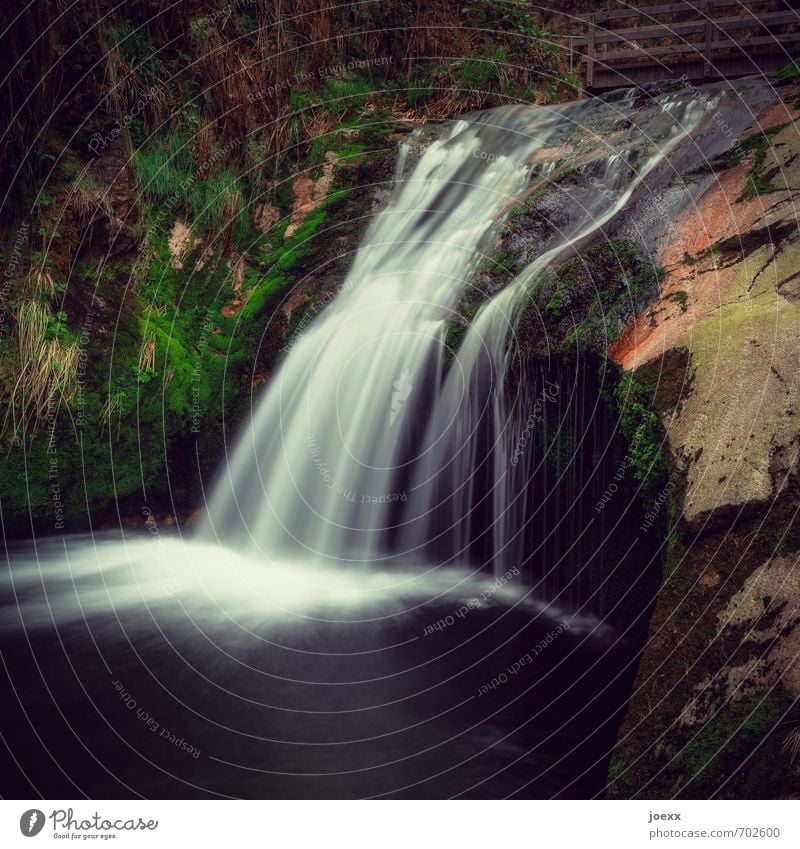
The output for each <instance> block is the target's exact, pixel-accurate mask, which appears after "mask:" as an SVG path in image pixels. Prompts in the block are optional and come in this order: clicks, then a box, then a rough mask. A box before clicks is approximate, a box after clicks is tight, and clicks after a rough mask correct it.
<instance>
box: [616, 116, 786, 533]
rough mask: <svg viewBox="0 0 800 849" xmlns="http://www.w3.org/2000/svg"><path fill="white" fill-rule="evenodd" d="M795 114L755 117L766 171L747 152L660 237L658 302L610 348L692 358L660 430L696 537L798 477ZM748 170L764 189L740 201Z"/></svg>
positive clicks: (630, 356) (639, 356)
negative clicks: (689, 387)
mask: <svg viewBox="0 0 800 849" xmlns="http://www.w3.org/2000/svg"><path fill="white" fill-rule="evenodd" d="M796 115H797V112H796V110H795V109H794V108H790V107H786V106H782V107H781V108H775V109H771V110H770V111H769V113H768V114H767V115H766V116H764V117H763V119H759V121H758V123H756V124H754V126H753V127H752V131H751V133H749V134H747V135H752V134H760V133H764V131H765V130H769V129H772V130H773V132H772V133H771V134H769V135H767V136H766V139H767V140H768V141H769V144H770V146H769V148H768V150H767V151H766V159H765V161H764V162H763V164H760V165H757V164H756V163H755V161H754V160H755V157H756V155H755V154H753V153H752V152H744V154H743V156H742V159H741V162H740V163H739V164H738V165H736V166H735V167H733V168H732V169H730V170H729V171H726V172H723V173H720V174H719V175H716V176H718V179H716V178H715V179H714V180H713V181H712V182H711V185H710V186H709V187H708V189H707V190H706V191H705V193H704V194H702V195H701V197H700V198H699V200H698V201H697V203H696V205H695V206H694V207H693V208H690V209H689V210H687V211H686V212H685V213H684V214H683V215H681V216H680V217H679V219H678V220H677V221H676V222H675V224H674V225H673V226H672V227H671V228H670V230H669V231H668V232H667V233H666V234H665V236H664V237H663V238H662V239H661V242H660V245H659V251H658V255H659V261H660V263H661V264H662V265H663V266H664V267H665V268H666V269H667V270H668V272H669V275H668V277H667V279H666V281H665V283H664V287H663V289H662V292H661V296H660V298H659V300H658V302H657V304H655V305H654V306H653V308H652V309H651V310H649V311H648V312H646V313H645V314H644V315H643V316H641V317H640V318H639V319H638V320H637V321H636V322H634V323H633V324H632V325H631V326H629V328H628V329H627V330H626V332H625V333H624V334H623V336H622V337H621V338H620V339H619V340H618V341H617V342H616V343H615V344H614V345H613V346H612V348H611V351H610V353H611V355H612V357H613V358H614V359H616V360H617V361H618V362H619V363H620V364H621V365H622V366H624V367H625V368H627V369H636V368H638V367H640V366H642V365H644V364H645V363H647V362H650V361H652V360H654V359H656V358H658V357H660V356H662V355H663V353H665V352H666V351H668V350H670V349H672V348H685V349H686V350H688V351H689V352H690V354H691V357H692V364H693V371H692V376H693V381H694V386H693V391H692V392H691V393H690V395H689V397H687V398H686V399H685V403H684V404H683V405H682V407H681V410H680V411H679V413H676V415H675V417H674V418H673V419H671V420H670V421H667V422H665V425H666V427H667V431H668V434H669V440H670V447H671V448H672V451H673V452H674V453H675V454H676V456H681V457H683V458H686V460H687V463H688V467H687V481H686V493H685V499H684V504H683V515H684V518H685V519H686V521H687V522H688V523H689V524H690V525H691V526H692V528H693V529H698V530H699V529H701V528H702V527H703V526H704V524H705V523H706V522H708V521H709V520H715V519H721V520H723V521H725V520H727V519H728V518H730V517H732V516H734V515H735V514H736V513H737V512H738V511H739V510H740V509H742V508H743V507H745V506H746V505H748V506H749V507H750V508H752V507H755V506H759V507H760V508H765V507H767V506H768V504H769V503H770V501H771V500H772V499H774V498H775V497H776V496H777V495H778V494H779V493H780V492H781V490H782V488H783V487H784V486H785V484H786V481H785V478H786V474H788V473H790V472H793V471H795V470H796V469H797V460H798V451H797V441H798V435H800V422H798V420H797V419H796V418H795V413H796V410H795V399H796V398H797V395H798V389H800V374H798V372H797V369H796V367H795V366H796V363H797V362H798V359H799V358H800V334H798V333H797V330H796V328H797V327H798V320H800V303H799V302H798V298H797V294H796V292H795V286H796V283H797V277H798V275H797V271H796V269H797V268H798V267H800V236H799V235H798V231H797V224H796V221H795V218H796V203H797V195H798V192H800V164H798V161H797V154H798V148H800V137H799V136H798V128H797V125H796V124H795V123H794V121H793V118H794V117H795V116H796ZM779 122H780V123H782V124H785V126H783V128H782V129H778V128H776V127H775V125H776V124H778V123H779ZM756 168H760V173H761V174H764V175H765V178H766V175H769V177H770V180H771V182H770V184H769V185H770V190H769V192H768V193H764V194H757V195H753V196H751V197H749V198H746V199H743V200H741V201H739V200H738V199H740V198H742V197H743V195H745V194H746V191H747V188H748V185H749V184H750V182H751V181H752V179H753V176H752V172H753V170H754V169H756Z"/></svg>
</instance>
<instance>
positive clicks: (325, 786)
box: [0, 538, 632, 798]
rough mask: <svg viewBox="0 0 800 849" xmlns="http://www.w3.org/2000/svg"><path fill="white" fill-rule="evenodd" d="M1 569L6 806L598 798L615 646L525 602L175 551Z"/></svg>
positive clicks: (484, 591) (107, 548) (43, 560)
mask: <svg viewBox="0 0 800 849" xmlns="http://www.w3.org/2000/svg"><path fill="white" fill-rule="evenodd" d="M187 551H188V553H187ZM165 552H166V556H165ZM11 557H12V563H13V564H14V566H13V569H14V570H15V571H12V572H9V571H8V567H7V566H6V572H5V574H4V577H3V581H2V596H0V603H1V605H2V606H1V607H0V634H1V635H2V659H3V669H2V675H3V681H2V686H3V688H4V689H5V690H7V695H4V696H3V698H2V701H0V727H1V728H2V733H3V738H4V741H5V745H6V747H7V749H8V751H7V752H3V755H2V757H3V760H4V761H5V762H4V763H3V764H2V768H0V791H1V792H2V795H3V796H4V797H7V798H9V797H10V798H23V797H24V798H28V797H35V796H44V797H49V798H79V797H82V796H87V797H92V798H126V797H135V796H142V797H148V798H182V797H186V798H198V797H199V798H202V797H217V796H222V797H245V798H362V797H407V798H449V797H475V798H500V797H518V798H551V797H566V798H586V797H591V796H594V795H596V794H598V793H601V792H602V787H603V783H604V777H605V773H606V769H607V761H608V753H609V749H610V747H611V746H612V745H613V739H614V734H615V732H616V729H617V727H618V724H619V721H620V719H621V711H622V710H623V709H624V703H625V701H626V699H627V697H628V695H629V688H630V680H629V679H630V667H631V660H632V654H631V649H630V647H629V646H627V645H625V644H624V642H623V641H621V640H619V639H618V637H617V636H616V634H615V633H614V632H613V631H612V630H610V629H608V628H606V627H605V626H600V625H599V624H598V623H597V622H595V621H593V620H591V619H581V618H580V617H573V616H571V615H570V614H569V612H567V611H558V610H555V609H553V608H548V607H547V606H546V605H544V604H542V603H540V602H538V601H536V600H535V599H532V598H531V597H530V595H526V590H525V589H524V588H518V587H513V588H512V587H508V586H504V587H502V588H501V587H499V586H498V584H497V581H496V580H493V579H492V577H491V576H476V577H474V578H469V577H468V574H467V573H466V572H464V573H459V572H458V570H449V571H448V572H443V571H441V570H438V571H437V570H434V571H432V572H430V571H429V572H428V574H424V575H415V574H414V573H413V572H408V571H407V572H403V571H401V570H397V571H396V572H392V570H391V569H390V568H388V567H383V568H382V570H375V571H373V572H369V571H365V570H364V568H363V567H360V568H359V569H357V570H356V569H351V570H348V567H346V566H342V568H341V573H340V574H337V575H335V576H334V580H333V582H332V584H330V585H328V584H325V582H324V580H323V579H322V578H320V576H319V575H318V574H317V573H316V572H311V573H309V575H310V578H309V575H306V573H305V572H303V571H302V569H299V568H298V569H297V570H296V571H295V572H293V571H292V568H291V566H281V568H280V569H279V570H277V571H276V570H275V569H274V568H273V567H267V566H264V567H263V568H261V565H260V564H257V563H252V564H249V565H247V566H243V565H242V564H241V563H239V562H237V564H236V565H235V566H233V567H232V566H231V565H230V563H228V562H226V558H225V557H223V556H219V555H215V554H214V552H213V551H210V550H209V549H208V548H205V549H203V550H202V552H200V554H197V553H196V552H195V551H194V550H193V549H192V548H191V546H188V548H187V547H186V546H184V544H183V543H181V542H180V541H179V540H174V541H170V540H166V541H164V540H161V541H159V542H158V545H157V546H154V545H153V544H152V540H139V539H134V540H133V541H132V542H129V543H127V544H126V545H125V547H124V550H123V548H122V547H121V544H120V543H119V541H117V540H109V539H105V540H97V539H95V540H88V539H86V538H73V539H71V540H69V541H68V543H67V545H66V546H65V545H64V542H63V541H61V540H57V541H56V540H53V541H49V542H48V543H45V544H44V545H42V544H39V546H38V548H37V549H36V550H33V549H31V548H30V547H17V548H16V549H14V551H12V552H11ZM198 564H199V565H198ZM165 572H166V573H167V574H166V578H165V574H164V573H165ZM262 572H263V573H265V574H264V575H263V578H262ZM295 574H301V575H302V579H301V584H303V586H299V587H298V586H294V580H295V578H294V576H295ZM395 574H396V575H397V576H402V578H400V577H398V581H397V584H396V585H395V584H392V585H389V584H386V583H385V578H386V576H387V575H388V576H390V577H391V576H392V575H395ZM287 576H288V577H287ZM381 581H384V583H383V584H381ZM361 584H366V585H368V586H369V587H370V589H369V591H368V592H367V593H366V594H364V595H363V597H362V595H361V594H360V589H358V588H359V586H360V585H361ZM287 585H291V586H287ZM275 587H277V589H275V590H274V591H273V589H271V588H275ZM354 588H356V589H354ZM276 606H277V608H280V609H277V608H276ZM437 623H439V625H438V627H435V626H436V625H437Z"/></svg>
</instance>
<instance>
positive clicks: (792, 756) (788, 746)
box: [781, 727, 800, 764]
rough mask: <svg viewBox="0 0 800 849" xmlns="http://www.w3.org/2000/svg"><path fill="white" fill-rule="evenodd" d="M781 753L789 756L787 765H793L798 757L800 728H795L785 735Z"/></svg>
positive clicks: (799, 752)
mask: <svg viewBox="0 0 800 849" xmlns="http://www.w3.org/2000/svg"><path fill="white" fill-rule="evenodd" d="M781 751H782V752H783V753H784V754H786V755H788V756H789V763H790V764H793V763H794V762H795V760H796V759H797V756H798V755H800V727H798V728H795V729H794V730H793V731H790V732H789V733H788V734H787V735H786V739H785V740H784V741H783V745H782V746H781Z"/></svg>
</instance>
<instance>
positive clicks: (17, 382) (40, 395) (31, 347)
mask: <svg viewBox="0 0 800 849" xmlns="http://www.w3.org/2000/svg"><path fill="white" fill-rule="evenodd" d="M15 317H16V327H15V331H14V342H15V345H14V348H15V355H16V363H15V364H14V368H13V375H14V377H12V378H11V380H10V381H8V382H7V385H6V388H7V402H6V403H7V406H6V412H5V415H4V417H3V423H2V427H1V428H0V439H7V440H8V441H9V442H10V443H11V444H12V445H13V444H19V443H21V442H22V441H23V440H24V439H25V438H26V437H30V436H34V435H35V434H36V433H38V432H39V431H40V430H41V428H42V426H43V424H44V422H45V421H46V420H47V419H48V418H50V417H52V416H53V415H54V412H53V411H54V410H57V409H58V406H60V404H61V402H62V401H64V402H66V403H69V401H71V400H72V398H73V397H74V395H75V391H76V389H77V367H78V353H79V350H78V343H77V342H70V343H67V344H65V343H63V342H62V341H61V340H59V339H58V338H52V337H51V334H50V326H51V321H52V317H51V315H50V313H49V311H48V309H47V307H44V306H42V305H41V304H39V303H38V302H36V301H32V302H29V303H26V304H23V305H22V306H20V307H19V308H18V310H17V313H16V316H15Z"/></svg>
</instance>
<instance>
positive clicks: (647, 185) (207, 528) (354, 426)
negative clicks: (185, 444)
mask: <svg viewBox="0 0 800 849" xmlns="http://www.w3.org/2000/svg"><path fill="white" fill-rule="evenodd" d="M753 85H754V88H753V89H752V91H751V95H752V96H753V98H754V99H755V100H758V98H759V97H762V96H764V95H763V93H762V92H761V89H759V88H758V84H756V83H754V84H753ZM763 88H764V90H766V87H763ZM737 97H738V95H737ZM737 97H733V96H728V97H727V99H726V93H725V92H724V91H722V89H721V88H716V89H714V88H710V89H709V90H708V93H707V94H706V95H705V96H703V97H696V96H694V94H693V93H692V91H691V90H688V89H684V90H682V91H680V92H678V93H676V94H671V95H665V96H663V97H662V98H661V99H659V100H653V101H649V102H648V103H647V104H646V105H645V106H644V107H643V106H641V105H638V106H637V104H636V103H635V95H634V94H628V95H627V96H625V97H623V98H621V99H616V100H615V101H614V102H603V101H582V102H577V103H571V104H565V105H561V106H557V107H527V106H526V107H523V106H515V107H504V108H501V109H495V110H491V111H489V112H486V113H480V114H478V115H475V116H472V117H471V118H468V119H464V120H461V121H457V122H455V123H454V124H453V125H452V126H451V127H450V128H449V130H447V131H446V133H445V134H444V137H443V138H441V139H439V140H437V141H435V142H434V143H433V144H432V145H431V146H430V147H429V148H428V149H427V151H426V152H425V153H424V154H423V156H422V157H421V159H420V161H419V163H418V164H417V165H416V167H415V168H414V170H413V172H412V173H411V175H410V176H406V174H405V166H406V160H407V158H408V154H409V149H410V148H413V146H414V145H415V144H416V137H415V136H412V139H411V142H410V143H408V144H406V145H404V146H403V149H402V150H401V156H400V158H399V164H398V171H397V177H396V186H395V190H394V195H393V199H392V202H391V203H390V205H389V206H388V208H387V209H386V210H384V211H383V212H382V213H381V214H380V215H379V216H378V217H377V219H376V220H375V222H374V223H373V225H372V226H371V228H370V230H369V232H368V234H367V236H366V238H365V241H364V244H363V246H362V247H361V249H360V250H359V252H358V255H357V257H356V259H355V262H354V264H353V267H352V269H351V271H350V273H349V275H348V277H347V279H346V280H345V282H344V284H343V286H342V290H341V293H340V294H339V295H338V296H337V298H336V299H335V300H334V302H333V303H332V305H331V306H330V307H328V308H327V309H326V310H325V312H324V313H323V314H322V315H321V316H320V317H319V318H318V319H317V320H316V321H315V322H314V323H313V324H312V325H311V327H310V328H309V329H308V331H307V332H305V333H304V334H303V335H302V336H301V337H300V339H299V341H298V342H297V344H296V345H295V346H294V347H293V348H292V349H291V351H290V353H289V356H288V358H287V359H286V361H285V363H284V365H283V366H282V368H281V369H280V371H279V373H278V374H277V376H276V377H275V378H274V379H273V380H272V382H271V384H270V386H269V387H268V388H267V390H266V392H265V393H264V395H263V397H262V398H261V399H260V401H259V403H258V405H257V407H256V410H255V414H254V416H253V419H252V422H251V424H250V426H249V427H248V428H247V429H246V431H245V432H244V433H243V435H242V436H241V437H240V438H239V440H238V442H237V444H236V446H235V450H234V451H233V453H232V455H231V457H230V458H229V461H228V464H227V466H226V468H225V471H224V473H223V474H222V476H221V478H220V479H219V480H218V482H217V484H216V486H215V488H214V491H213V497H212V498H211V500H210V504H209V509H208V514H207V519H206V521H205V524H204V527H203V530H202V535H203V536H205V537H207V538H212V537H214V536H216V537H217V538H219V539H221V540H223V541H224V542H226V543H228V544H232V545H235V546H237V547H240V548H245V549H249V550H251V551H257V552H259V553H261V554H262V555H267V556H268V557H270V558H278V559H285V558H294V557H298V556H299V557H300V558H302V559H305V560H308V559H309V558H310V559H312V560H315V561H317V562H320V561H324V560H328V561H334V562H338V561H347V562H376V561H381V560H386V559H389V558H392V559H396V558H399V559H401V560H406V561H413V562H421V563H448V564H459V563H462V562H465V561H473V562H475V561H478V564H479V565H484V564H487V565H488V564H491V565H492V566H493V567H494V570H495V572H496V573H499V572H502V571H503V570H505V569H507V568H508V567H509V566H513V565H516V564H520V563H523V562H524V560H525V551H524V546H523V544H522V542H523V539H524V533H523V530H524V528H525V526H526V523H527V521H528V516H529V514H530V510H531V507H532V506H531V505H530V504H529V503H528V498H527V495H526V482H527V480H528V479H529V478H530V475H531V474H532V473H533V471H532V467H531V466H530V463H531V462H532V461H531V459H530V458H529V457H527V458H525V460H524V462H520V463H519V464H518V465H516V464H512V463H511V462H510V458H511V453H512V451H513V448H514V446H515V445H516V444H517V442H518V439H519V437H520V434H521V431H522V428H523V427H524V423H525V412H526V408H527V407H530V406H531V405H532V399H531V398H526V397H524V395H523V396H522V397H520V398H518V399H517V403H516V404H512V405H509V404H508V403H507V402H506V399H505V393H504V392H502V391H499V389H500V388H501V387H502V386H503V382H504V376H505V372H506V369H507V365H508V363H507V361H506V360H507V357H508V351H509V340H510V338H511V337H512V335H513V327H514V320H515V316H516V314H517V311H518V309H519V307H520V303H521V302H522V301H523V300H524V298H525V295H526V292H527V291H528V288H529V287H530V286H531V285H532V284H533V283H535V281H536V280H537V278H538V277H539V276H540V275H542V274H544V273H547V271H548V270H549V269H551V268H553V267H555V266H556V265H557V264H558V262H560V261H561V260H562V259H564V258H567V257H568V256H569V255H571V251H574V250H579V249H580V248H581V247H583V246H585V245H586V244H587V243H589V242H590V241H592V240H593V239H596V238H600V239H603V238H608V237H609V236H608V234H609V233H610V232H611V230H612V228H613V227H614V226H615V225H616V222H617V219H618V218H619V217H620V216H621V215H622V213H623V212H624V211H625V210H626V209H627V208H628V207H629V206H630V205H631V204H632V203H633V202H634V200H636V199H637V198H640V197H641V196H642V195H644V196H647V195H648V194H649V195H651V196H652V195H653V194H654V193H655V192H656V191H657V190H658V189H659V186H661V185H664V184H666V183H668V182H669V181H670V180H672V179H674V175H675V171H676V168H675V165H677V167H678V168H679V169H680V171H681V172H684V171H685V170H687V165H691V164H692V163H695V164H701V163H703V162H704V161H706V157H707V156H711V155H715V154H716V153H718V152H720V151H722V150H724V149H725V148H726V147H728V146H729V145H730V141H729V140H728V139H727V138H725V137H724V136H723V135H722V134H721V133H719V132H716V134H714V135H712V134H711V133H710V132H708V129H709V127H710V126H711V128H712V129H713V125H712V123H711V116H712V115H713V114H714V112H715V110H717V109H719V108H720V102H721V101H724V102H725V103H729V104H732V105H735V106H738V107H739V112H738V113H737V114H738V115H739V117H738V118H737V119H736V120H738V122H739V124H742V117H741V115H742V114H744V115H745V117H746V113H743V110H742V109H741V102H740V101H738V100H737ZM631 117H634V118H635V125H634V128H633V130H631V131H630V132H628V133H627V135H625V134H624V133H619V132H617V130H616V124H615V123H614V122H619V121H626V122H628V123H629V124H631V123H633V122H630V121H629V119H630V118H631ZM730 120H733V118H731V119H730ZM745 123H746V120H745ZM693 134H695V135H696V136H698V137H701V136H702V137H703V138H705V141H704V143H703V145H698V144H697V143H696V141H695V139H694V138H693ZM673 159H674V160H675V163H674V164H673ZM531 163H532V164H531ZM571 164H575V165H580V168H581V171H580V173H581V177H582V179H581V180H578V181H575V180H573V181H571V182H570V184H569V187H568V188H567V189H565V190H564V191H563V192H562V193H561V196H560V197H559V204H560V205H559V207H558V208H557V209H556V210H555V215H554V219H553V225H554V226H553V227H552V231H551V232H550V234H549V235H548V236H547V238H546V239H545V241H544V243H543V244H542V245H541V249H540V251H539V253H538V255H537V256H536V257H535V258H534V260H533V261H532V263H531V264H530V265H529V267H528V268H527V269H525V271H524V272H523V273H522V274H520V275H519V276H518V277H517V278H516V280H514V281H513V283H511V284H510V285H509V286H507V287H506V288H505V289H503V290H502V291H500V292H499V293H498V294H495V295H494V297H492V298H491V299H490V300H489V301H488V303H486V304H485V305H484V306H483V307H482V309H481V310H480V312H479V313H478V316H477V318H476V319H475V320H474V322H473V323H472V325H471V326H470V329H469V331H468V332H467V334H466V336H465V338H464V341H463V343H462V344H461V346H460V349H459V351H458V355H457V358H456V360H455V362H454V363H453V364H452V366H451V367H450V368H449V370H448V371H447V373H446V376H445V369H444V358H445V334H446V331H447V328H448V325H449V323H450V321H451V320H452V318H453V315H454V310H455V309H456V307H457V305H458V303H459V299H460V297H461V295H462V293H463V292H464V291H465V289H466V288H467V287H468V286H469V284H470V281H471V280H472V278H473V276H474V274H475V270H476V267H477V266H478V264H479V262H480V261H481V260H482V259H483V258H484V257H485V254H486V252H487V251H488V252H489V253H491V250H490V247H491V241H492V237H493V234H495V233H496V231H497V227H498V225H499V223H500V222H501V221H502V218H503V216H504V214H505V212H506V211H507V210H508V209H509V207H511V206H512V205H513V204H514V202H515V201H516V200H518V199H519V198H520V197H522V196H523V195H524V193H525V192H526V190H528V189H530V187H531V185H533V184H535V185H537V186H546V185H547V183H548V179H549V178H551V177H553V176H557V174H559V173H563V172H564V171H565V170H566V169H567V168H568V167H569V166H570V165H571ZM664 226H665V222H663V221H662V222H661V229H663V228H664ZM645 240H646V239H645ZM554 391H555V390H554Z"/></svg>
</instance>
